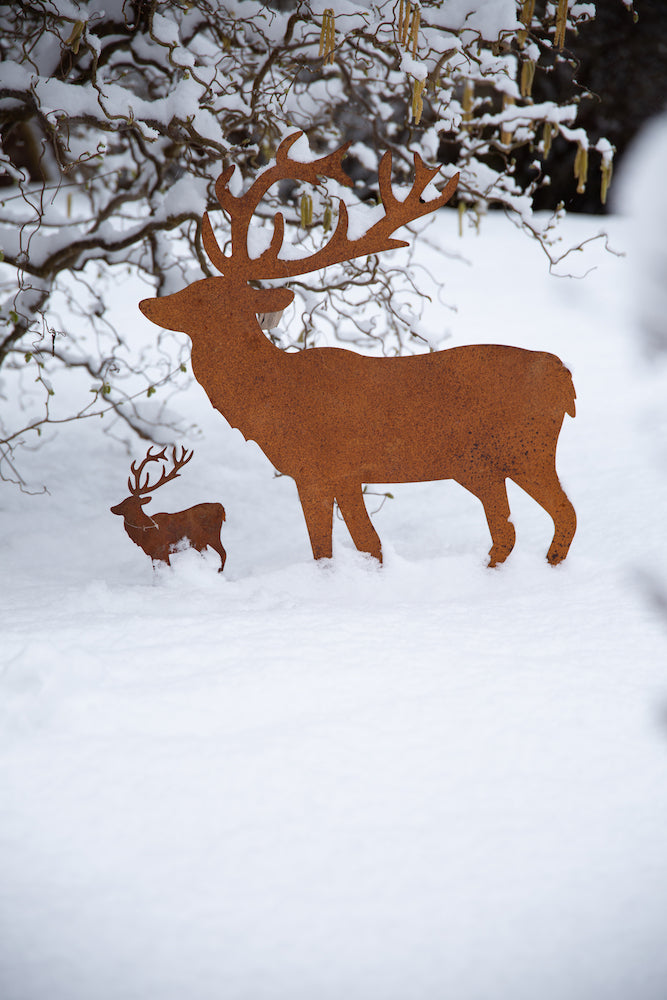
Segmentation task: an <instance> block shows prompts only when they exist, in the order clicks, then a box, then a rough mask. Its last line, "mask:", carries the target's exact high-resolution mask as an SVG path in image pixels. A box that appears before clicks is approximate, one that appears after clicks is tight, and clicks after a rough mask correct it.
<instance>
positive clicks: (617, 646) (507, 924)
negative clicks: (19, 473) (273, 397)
mask: <svg viewBox="0 0 667 1000" xmlns="http://www.w3.org/2000/svg"><path fill="white" fill-rule="evenodd" d="M436 226H437V228H432V229H430V230H429V231H428V234H427V235H425V237H424V248H423V250H422V251H421V252H422V256H423V259H424V260H427V261H428V263H429V265H430V267H431V269H432V270H433V269H434V268H435V270H436V271H437V276H438V278H439V279H441V280H442V281H444V282H446V284H447V287H446V291H445V298H446V300H447V301H448V302H450V303H452V304H455V305H456V306H457V310H458V311H457V312H452V311H450V310H448V309H446V308H445V307H443V306H442V305H441V304H440V305H438V304H437V303H435V304H434V305H433V307H432V308H431V309H430V311H429V317H428V322H430V323H431V324H432V325H434V326H435V327H438V325H442V324H444V325H446V326H447V327H448V328H449V329H450V330H451V339H450V341H449V343H450V344H451V345H452V346H453V345H456V344H460V343H475V342H484V341H490V342H501V343H511V344H517V345H519V346H525V347H530V348H540V349H542V348H544V349H547V350H550V351H553V352H554V353H557V354H559V355H560V356H561V357H562V358H563V360H564V361H565V362H566V364H568V366H569V367H570V368H571V370H572V372H573V375H574V381H575V385H576V389H577V394H578V399H577V417H576V419H575V420H571V419H570V418H569V417H566V418H565V424H564V428H563V432H562V434H561V440H560V446H559V454H558V464H559V471H560V474H561V479H562V481H563V483H564V485H565V487H566V489H567V491H568V493H569V495H570V497H571V499H572V501H573V503H574V504H575V507H576V509H577V513H578V519H579V528H578V533H577V535H576V537H575V541H574V544H573V547H572V550H571V553H570V556H569V558H568V559H567V561H566V562H565V563H564V564H563V565H562V566H560V567H558V568H556V569H553V568H551V567H549V566H548V565H547V563H546V561H545V558H544V556H545V553H546V550H547V548H548V545H549V541H550V537H551V523H550V521H549V519H548V517H547V515H546V514H545V513H544V512H543V511H542V510H541V508H539V507H537V506H536V505H535V503H534V502H533V501H532V500H530V498H528V497H527V496H526V495H525V494H523V493H521V491H520V490H519V489H518V488H512V487H511V486H510V502H511V505H512V510H513V520H514V523H515V525H516V528H517V537H518V541H517V547H516V549H515V551H514V553H513V554H512V555H511V557H510V559H509V560H508V562H507V563H506V564H505V565H504V566H502V567H501V568H499V569H497V570H489V569H487V568H486V565H485V563H486V552H487V550H488V547H489V538H488V531H487V528H486V523H485V520H484V515H483V511H482V508H481V506H480V505H479V503H478V501H477V500H476V499H475V498H474V497H472V496H471V495H469V494H467V493H466V492H465V491H464V490H462V489H461V488H460V487H459V486H457V485H456V484H455V483H452V482H447V483H433V484H424V485H404V486H397V487H392V492H393V493H394V497H395V498H394V499H393V500H387V501H386V502H385V503H384V505H383V506H382V508H381V510H379V512H378V513H377V514H376V515H375V516H374V523H375V525H376V527H377V529H378V531H379V533H380V536H381V538H382V540H383V545H384V551H385V557H386V562H385V565H384V567H383V568H382V569H379V568H377V567H376V566H375V565H370V564H369V563H368V562H367V561H366V560H364V558H362V557H360V556H359V555H358V554H357V553H356V552H355V551H354V550H353V548H352V546H351V542H350V541H349V539H348V537H347V534H346V531H345V529H344V527H343V526H342V524H338V525H337V529H336V531H337V533H336V539H335V544H336V551H335V558H334V560H333V562H332V564H330V565H315V564H314V563H313V562H312V560H311V558H310V554H309V548H308V541H307V536H306V530H305V526H304V523H303V519H302V515H301V511H300V507H299V504H298V500H297V496H296V490H295V488H294V485H293V483H292V481H291V480H289V479H286V478H274V477H273V472H272V469H271V468H270V467H269V465H268V463H267V462H266V460H265V459H264V457H263V456H262V454H261V453H260V452H259V450H258V449H257V447H256V446H255V445H253V444H248V443H246V442H244V441H243V439H242V438H241V435H240V434H239V433H238V432H236V431H232V430H231V429H230V428H229V427H228V426H227V424H226V423H225V421H224V420H223V419H222V418H221V417H220V416H219V415H218V414H216V413H214V412H213V411H211V410H209V408H208V403H207V401H206V400H205V398H204V396H203V393H202V392H201V391H200V390H199V389H198V388H197V387H196V386H193V388H192V390H191V391H190V392H189V393H188V395H187V396H186V397H185V398H184V399H182V400H181V403H182V405H183V406H185V407H190V416H191V417H192V418H193V419H195V418H196V419H198V420H199V421H200V422H201V424H202V425H203V426H204V428H205V430H206V435H205V437H204V439H203V440H202V441H200V442H195V445H196V451H195V457H194V459H193V461H192V463H191V464H190V465H189V466H188V467H187V469H186V470H184V472H183V475H182V477H181V479H179V480H178V481H177V482H176V483H174V484H173V485H170V486H168V487H166V488H165V489H164V491H163V493H162V495H160V496H159V498H157V499H156V503H155V506H156V507H157V509H172V510H175V509H179V508H180V507H183V506H187V505H188V504H190V503H193V502H196V501H199V500H220V501H222V502H223V503H224V504H225V507H226V509H227V523H226V525H225V526H224V529H223V541H224V544H225V546H226V548H227V550H228V563H227V568H226V570H225V572H224V574H222V575H218V574H217V572H216V558H215V557H214V556H211V558H210V559H208V558H201V557H200V556H198V555H197V554H195V553H192V552H186V553H183V554H181V555H180V556H179V557H177V559H176V561H175V566H174V568H173V570H168V569H165V571H163V572H159V573H155V574H153V572H152V570H151V566H150V562H149V560H148V559H147V558H146V557H145V556H144V554H143V553H142V552H141V551H140V550H139V549H138V548H136V547H135V546H133V545H132V543H131V542H130V541H129V539H128V538H127V537H126V536H125V534H124V532H123V528H122V523H121V521H120V519H119V518H115V517H114V516H113V515H111V514H110V513H109V506H110V505H111V504H113V503H117V502H118V501H119V500H121V499H122V498H123V497H124V496H125V482H126V477H127V472H128V465H129V458H128V455H127V454H126V452H125V451H124V449H123V448H122V446H121V445H120V444H117V443H115V442H114V441H113V440H110V439H109V438H108V437H106V436H104V435H102V434H101V433H100V430H99V425H98V423H97V422H94V421H89V422H85V423H80V424H77V425H71V426H69V427H68V428H64V429H62V430H61V431H60V433H59V435H58V437H57V439H56V440H55V441H54V442H52V443H51V444H50V445H49V446H48V447H44V448H43V449H42V450H40V451H38V452H36V453H34V455H33V456H32V457H30V458H27V457H25V458H24V460H23V461H24V471H31V469H32V471H33V472H34V476H35V477H36V478H37V479H39V480H40V481H41V480H43V481H46V483H47V484H48V486H49V490H50V493H49V495H42V496H35V497H28V496H25V495H22V494H21V493H20V492H19V491H18V490H17V489H15V488H14V487H9V486H4V487H3V489H2V491H1V493H0V511H1V520H0V551H1V552H2V556H1V569H0V573H1V574H2V617H3V624H2V639H1V640H0V645H1V652H0V664H1V666H2V671H1V673H0V715H1V724H2V729H1V734H2V735H1V736H0V741H1V742H0V807H1V813H0V816H1V818H0V866H1V869H2V871H1V877H0V887H1V888H0V996H1V997H2V998H3V1000H185V998H187V1000H220V998H224V1000H313V998H317V1000H340V998H346V1000H406V998H415V1000H442V998H452V1000H509V998H511V1000H535V998H536V997H539V998H541V1000H628V998H629V997H632V998H634V1000H664V997H665V996H666V995H667V948H665V926H666V925H667V837H666V834H665V830H666V829H667V615H663V616H661V614H660V613H659V612H658V610H656V607H655V605H654V604H652V603H651V601H650V599H649V596H648V587H647V583H646V580H647V574H648V575H650V576H651V578H652V579H654V580H657V581H658V582H660V581H661V580H665V578H666V577H667V574H664V575H663V567H664V564H665V556H666V554H667V545H666V530H665V518H666V515H667V448H666V447H665V426H666V408H665V406H664V399H665V392H666V390H667V372H665V370H664V369H663V368H662V367H661V366H660V364H659V363H657V362H648V361H647V359H646V357H643V356H642V351H641V345H642V340H641V336H640V333H639V330H638V325H637V322H636V320H635V315H634V312H633V308H632V298H633V296H632V294H631V293H632V287H633V286H632V281H631V274H632V253H630V254H629V255H628V256H625V257H619V256H615V255H613V254H611V253H608V252H605V250H604V248H603V243H604V241H596V242H594V243H591V244H588V245H587V246H586V248H585V249H584V250H583V251H582V252H580V253H578V254H575V258H574V259H570V260H568V262H567V263H564V264H563V265H561V266H560V267H559V268H557V270H559V271H560V272H567V271H568V270H572V269H573V268H574V269H576V272H577V273H579V274H581V273H583V272H584V271H586V270H587V268H588V267H589V266H593V265H595V266H596V267H597V270H595V271H594V272H593V273H591V274H589V275H588V276H587V277H586V278H585V279H583V280H579V279H570V278H556V277H553V276H550V275H549V274H548V269H547V262H546V258H545V257H544V256H543V254H542V253H541V251H540V249H539V248H538V247H537V245H536V244H535V243H533V242H531V241H529V240H527V239H526V238H525V237H523V236H522V235H521V234H520V233H518V232H517V231H516V230H515V229H514V228H513V227H512V226H511V225H510V224H509V223H507V221H506V220H505V219H504V218H502V217H500V216H489V217H488V218H487V219H485V220H484V222H483V226H482V233H481V236H479V237H478V236H476V235H474V233H468V234H466V235H465V236H464V238H463V239H462V240H459V239H458V237H457V236H456V234H455V229H456V216H455V213H454V212H450V211H443V212H442V213H440V217H439V220H438V222H437V223H436ZM600 228H601V227H600V222H599V220H593V219H582V218H575V219H570V220H568V221H567V222H566V224H565V227H564V230H563V231H564V236H565V240H566V242H575V243H578V242H579V241H580V240H582V239H583V238H585V237H587V236H589V235H591V234H595V233H596V232H597V231H598V230H599V229H600ZM606 228H607V229H608V230H609V232H610V235H611V245H612V246H613V247H614V249H616V250H618V251H623V250H626V249H628V248H630V249H631V247H630V241H629V237H628V232H627V229H626V224H625V223H624V222H623V221H621V220H619V219H611V220H609V221H608V222H607V224H606ZM427 241H430V242H433V243H435V244H441V245H442V246H444V247H445V248H446V249H448V250H451V251H458V252H459V253H461V254H463V255H464V257H465V260H463V261H462V260H452V259H450V258H443V259H442V261H440V262H439V261H438V258H437V257H436V255H435V254H434V252H433V251H432V250H431V249H430V247H429V246H428V242H427ZM140 294H145V292H142V293H140ZM136 297H137V296H136V295H135V294H134V289H133V288H132V287H129V288H128V289H119V290H118V298H119V300H121V299H122V300H123V301H126V302H127V315H128V322H132V323H136V324H137V329H139V324H140V323H143V322H144V321H143V319H142V318H141V316H139V314H138V312H137V311H136V309H135V307H134V299H136ZM142 453H143V449H142V446H141V445H140V444H139V445H137V449H136V452H135V456H140V455H141V454H142ZM26 462H27V465H26V464H25V463H26ZM30 463H34V465H32V466H31V464H30ZM369 505H371V506H373V505H379V500H378V498H373V497H371V498H369ZM665 586H666V587H667V582H666V583H665Z"/></svg>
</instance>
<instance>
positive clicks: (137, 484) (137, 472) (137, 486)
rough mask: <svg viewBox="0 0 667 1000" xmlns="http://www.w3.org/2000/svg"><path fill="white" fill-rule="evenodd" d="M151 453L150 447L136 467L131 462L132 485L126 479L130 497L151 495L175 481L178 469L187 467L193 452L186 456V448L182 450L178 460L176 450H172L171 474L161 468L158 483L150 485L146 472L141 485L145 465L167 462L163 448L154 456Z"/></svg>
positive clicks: (178, 473)
mask: <svg viewBox="0 0 667 1000" xmlns="http://www.w3.org/2000/svg"><path fill="white" fill-rule="evenodd" d="M152 452H153V447H152V445H151V447H150V448H149V449H148V451H147V452H146V457H145V458H144V459H143V460H142V461H141V463H140V464H139V465H138V466H137V464H136V462H132V465H131V466H130V472H131V473H132V474H133V476H134V483H133V482H132V480H131V479H130V478H128V480H127V485H128V489H129V491H130V493H131V494H132V496H135V497H136V496H143V495H144V494H146V493H153V492H154V491H155V490H157V489H158V488H159V487H160V486H163V485H164V484H165V483H168V482H169V481H170V480H172V479H176V477H177V476H179V475H180V472H179V469H182V468H183V466H184V465H187V463H188V462H189V461H190V459H191V458H192V456H193V455H194V451H191V452H190V454H189V455H188V453H187V449H186V448H182V449H181V456H180V458H177V457H176V449H175V448H172V451H171V461H172V463H173V468H172V470H171V472H169V473H167V472H166V470H165V468H164V466H163V467H162V474H161V476H160V478H159V479H158V481H157V482H156V483H152V484H151V482H150V473H149V472H147V473H146V479H145V481H144V482H143V483H142V482H141V475H142V473H143V471H144V468H145V467H146V465H148V463H149V462H166V461H167V449H166V448H163V449H162V451H159V452H158V453H157V454H156V455H153V453H152ZM186 456H187V457H186Z"/></svg>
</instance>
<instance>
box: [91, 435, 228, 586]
mask: <svg viewBox="0 0 667 1000" xmlns="http://www.w3.org/2000/svg"><path fill="white" fill-rule="evenodd" d="M193 454H194V452H192V451H191V452H190V454H189V455H188V453H187V451H186V449H185V448H183V449H182V450H181V455H180V457H177V455H176V449H175V448H173V449H172V454H171V461H172V465H173V468H172V469H171V471H170V472H167V471H166V470H165V467H164V466H162V471H161V475H160V478H159V479H158V481H157V482H155V483H151V482H150V473H149V472H146V476H145V479H144V481H143V482H142V481H141V477H142V474H143V472H144V469H145V468H146V466H147V465H148V464H149V463H150V462H166V461H168V459H167V449H166V448H163V449H162V451H160V452H158V453H157V454H155V455H154V454H153V449H152V448H149V449H148V451H147V452H146V457H145V458H144V459H143V461H142V462H141V464H140V465H139V466H138V467H137V465H136V463H135V462H132V465H131V466H130V471H131V472H132V475H133V476H134V482H133V481H132V479H130V478H128V480H127V486H128V489H129V491H130V496H129V497H127V498H126V499H125V500H123V501H122V503H119V504H117V505H116V506H115V507H112V508H111V513H112V514H120V515H121V517H123V518H124V520H125V530H126V532H127V533H128V535H129V536H130V538H131V539H132V541H133V542H136V544H137V545H139V546H140V547H141V548H142V549H143V550H144V552H145V553H146V555H149V556H150V557H151V559H152V560H153V566H155V563H156V562H165V563H166V564H167V566H170V565H171V563H170V561H169V555H170V554H171V553H172V552H175V551H176V550H177V549H179V548H180V547H181V545H182V543H183V542H184V541H186V542H187V543H188V545H190V546H191V547H192V548H193V549H196V550H197V551H198V552H203V551H204V549H205V548H207V547H208V546H210V547H211V548H212V549H214V550H215V551H216V552H217V553H218V555H219V556H220V569H219V570H218V572H219V573H222V571H223V569H224V568H225V560H226V558H227V553H226V552H225V550H224V548H223V547H222V543H221V541H220V529H221V528H222V522H223V521H224V520H225V508H224V507H223V506H222V504H221V503H198V504H195V506H194V507H188V509H187V510H179V511H177V512H176V513H174V514H164V513H160V514H147V513H146V512H145V511H144V509H143V508H144V505H145V504H147V503H149V502H150V500H151V496H150V494H151V493H154V492H155V490H157V489H158V488H159V487H160V486H163V485H164V484H165V483H168V482H169V481H170V480H172V479H176V477H177V476H179V475H180V472H179V470H180V469H182V468H183V466H184V465H186V464H187V463H188V462H189V461H190V459H191V458H192V456H193Z"/></svg>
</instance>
